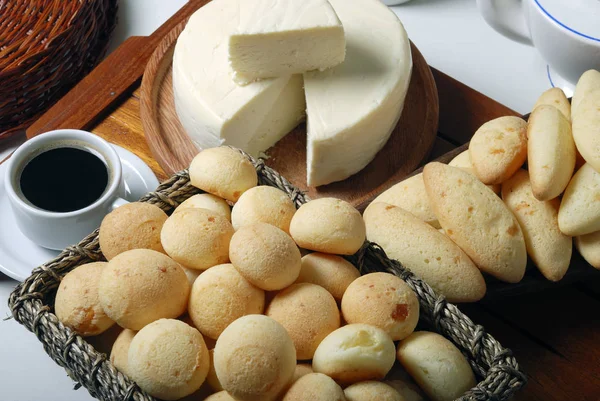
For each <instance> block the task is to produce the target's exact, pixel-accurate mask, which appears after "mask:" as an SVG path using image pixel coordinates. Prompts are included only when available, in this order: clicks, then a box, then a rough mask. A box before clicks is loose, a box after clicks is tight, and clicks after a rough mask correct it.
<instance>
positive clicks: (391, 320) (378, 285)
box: [342, 273, 419, 341]
mask: <svg viewBox="0 0 600 401" xmlns="http://www.w3.org/2000/svg"><path fill="white" fill-rule="evenodd" d="M342 314H343V315H344V320H346V322H348V323H365V324H370V325H373V326H377V327H379V328H381V329H383V330H385V331H386V333H388V334H389V335H390V337H392V340H394V341H397V340H401V339H403V338H405V337H407V336H408V335H409V334H410V333H412V332H413V331H414V329H415V327H416V326H417V323H418V322H419V300H418V299H417V296H416V294H415V293H414V291H413V290H412V289H411V288H410V287H409V286H408V285H407V284H406V283H405V282H404V281H403V280H402V279H401V278H399V277H397V276H395V275H393V274H390V273H370V274H365V275H364V276H362V277H359V278H357V279H356V280H354V281H353V282H352V284H350V285H349V286H348V289H346V292H345V293H344V297H343V298H342Z"/></svg>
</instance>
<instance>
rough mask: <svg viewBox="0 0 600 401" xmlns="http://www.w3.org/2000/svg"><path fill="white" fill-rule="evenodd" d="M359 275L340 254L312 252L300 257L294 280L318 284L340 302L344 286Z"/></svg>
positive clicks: (344, 289) (346, 286)
mask: <svg viewBox="0 0 600 401" xmlns="http://www.w3.org/2000/svg"><path fill="white" fill-rule="evenodd" d="M359 277H360V272H359V271H358V269H357V268H356V267H354V265H353V264H352V263H350V262H348V261H347V260H346V259H344V258H342V257H341V256H338V255H330V254H328V253H321V252H313V253H309V254H308V255H304V256H303V257H302V267H301V268H300V275H299V276H298V279H297V280H296V282H297V283H312V284H316V285H320V286H321V287H323V288H325V289H326V290H327V291H329V293H330V294H331V295H333V298H335V300H336V301H338V302H340V301H341V300H342V296H343V295H344V292H345V291H346V288H348V286H349V285H350V283H351V282H353V281H354V280H356V279H357V278H359Z"/></svg>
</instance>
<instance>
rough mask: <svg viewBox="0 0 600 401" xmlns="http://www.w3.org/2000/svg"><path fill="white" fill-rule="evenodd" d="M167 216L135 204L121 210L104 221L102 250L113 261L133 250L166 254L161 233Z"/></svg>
mask: <svg viewBox="0 0 600 401" xmlns="http://www.w3.org/2000/svg"><path fill="white" fill-rule="evenodd" d="M166 220H167V214H166V213H165V212H163V211H162V210H161V209H160V208H159V207H158V206H155V205H151V204H150V203H143V202H132V203H127V204H125V205H123V206H119V207H118V208H116V209H115V210H113V211H112V212H110V213H109V214H107V215H106V216H104V219H102V224H100V231H99V233H98V239H99V242H100V250H101V251H102V254H103V255H104V257H105V258H106V260H111V259H112V258H114V257H115V256H117V255H118V254H120V253H122V252H125V251H129V250H131V249H152V250H155V251H158V252H162V253H165V251H164V249H163V247H162V244H161V242H160V230H162V227H163V224H164V223H165V221H166Z"/></svg>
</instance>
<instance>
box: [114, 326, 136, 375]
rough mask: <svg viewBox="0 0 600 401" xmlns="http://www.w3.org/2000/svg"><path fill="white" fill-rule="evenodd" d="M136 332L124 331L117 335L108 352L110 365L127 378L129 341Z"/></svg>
mask: <svg viewBox="0 0 600 401" xmlns="http://www.w3.org/2000/svg"><path fill="white" fill-rule="evenodd" d="M136 333H137V331H133V330H129V329H124V330H123V331H121V333H119V336H118V337H117V339H116V340H115V342H114V344H113V346H112V350H111V351H110V363H112V364H113V365H114V366H115V368H117V369H119V370H120V371H121V373H124V374H125V375H127V376H130V374H129V368H128V367H129V365H128V362H127V358H128V354H129V346H130V345H131V341H132V340H133V337H134V336H135V334H136Z"/></svg>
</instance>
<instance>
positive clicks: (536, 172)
mask: <svg viewBox="0 0 600 401" xmlns="http://www.w3.org/2000/svg"><path fill="white" fill-rule="evenodd" d="M559 90H560V89H559ZM599 114H600V113H599ZM527 138H528V145H527V168H528V170H529V177H530V179H531V189H532V191H533V195H534V196H535V198H536V199H538V200H541V201H546V200H550V199H554V198H557V197H558V196H559V195H560V194H562V193H563V191H564V190H565V188H566V187H567V185H568V184H569V181H570V180H571V176H572V175H573V171H574V169H575V157H576V156H575V155H576V149H575V142H573V135H572V134H571V123H570V122H569V120H567V119H566V118H565V116H563V114H562V113H561V112H560V111H559V110H558V109H557V108H556V107H554V106H548V105H541V106H538V107H537V108H536V109H535V110H533V112H532V113H531V116H530V117H529V122H528V123H527Z"/></svg>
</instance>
